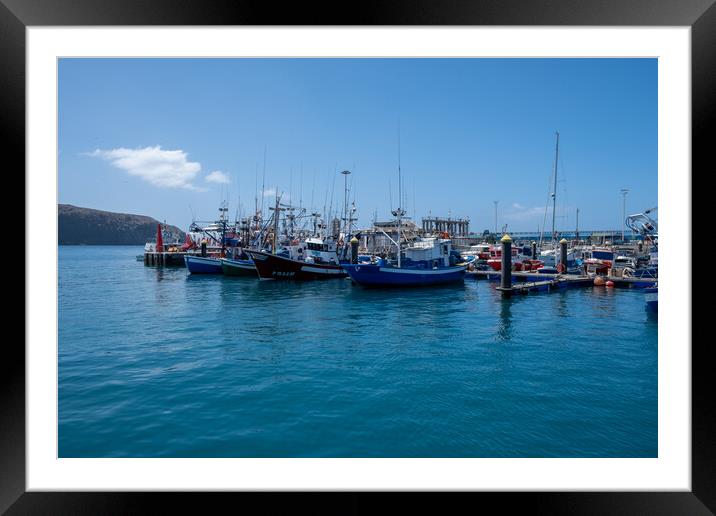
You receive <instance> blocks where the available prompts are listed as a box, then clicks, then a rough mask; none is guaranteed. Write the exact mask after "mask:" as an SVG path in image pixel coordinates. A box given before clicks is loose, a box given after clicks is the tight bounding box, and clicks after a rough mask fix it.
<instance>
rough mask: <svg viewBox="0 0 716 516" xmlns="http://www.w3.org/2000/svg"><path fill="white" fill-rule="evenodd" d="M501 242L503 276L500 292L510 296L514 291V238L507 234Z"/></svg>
mask: <svg viewBox="0 0 716 516" xmlns="http://www.w3.org/2000/svg"><path fill="white" fill-rule="evenodd" d="M500 242H502V267H501V269H502V274H501V278H500V288H499V290H501V291H502V293H503V295H509V294H510V292H511V291H512V238H510V235H508V234H505V236H503V237H502V239H501V240H500Z"/></svg>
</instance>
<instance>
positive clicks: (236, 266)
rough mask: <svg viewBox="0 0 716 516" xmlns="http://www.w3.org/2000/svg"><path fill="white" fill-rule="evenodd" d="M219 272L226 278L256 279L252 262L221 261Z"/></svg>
mask: <svg viewBox="0 0 716 516" xmlns="http://www.w3.org/2000/svg"><path fill="white" fill-rule="evenodd" d="M221 270H222V271H223V272H224V274H225V275H227V276H248V277H251V278H255V277H257V274H256V267H255V266H254V262H253V261H252V260H229V259H226V258H225V259H223V260H221Z"/></svg>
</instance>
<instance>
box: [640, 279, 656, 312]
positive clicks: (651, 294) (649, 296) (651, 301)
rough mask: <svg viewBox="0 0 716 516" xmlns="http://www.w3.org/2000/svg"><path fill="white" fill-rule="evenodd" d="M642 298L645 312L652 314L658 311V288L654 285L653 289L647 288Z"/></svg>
mask: <svg viewBox="0 0 716 516" xmlns="http://www.w3.org/2000/svg"><path fill="white" fill-rule="evenodd" d="M644 298H645V300H646V308H647V310H652V311H654V312H656V311H658V309H659V304H658V303H659V287H658V286H657V285H654V286H653V287H647V288H645V289H644Z"/></svg>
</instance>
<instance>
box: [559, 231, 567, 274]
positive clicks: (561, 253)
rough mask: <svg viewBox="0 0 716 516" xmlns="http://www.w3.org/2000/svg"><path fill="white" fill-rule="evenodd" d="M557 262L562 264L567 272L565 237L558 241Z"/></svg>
mask: <svg viewBox="0 0 716 516" xmlns="http://www.w3.org/2000/svg"><path fill="white" fill-rule="evenodd" d="M559 263H561V264H562V265H563V266H564V272H567V239H565V238H563V239H562V240H560V241H559Z"/></svg>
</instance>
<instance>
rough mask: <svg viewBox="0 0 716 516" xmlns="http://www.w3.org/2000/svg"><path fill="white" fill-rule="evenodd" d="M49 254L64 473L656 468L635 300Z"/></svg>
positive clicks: (601, 291)
mask: <svg viewBox="0 0 716 516" xmlns="http://www.w3.org/2000/svg"><path fill="white" fill-rule="evenodd" d="M141 253H142V248H141V247H115V246H106V247H105V246H97V247H93V246H77V247H72V246H61V247H60V248H59V271H58V272H59V346H58V355H59V356H58V361H59V400H58V401H59V421H58V425H59V436H58V438H59V455H60V457H655V456H657V321H656V318H655V317H654V316H653V315H650V314H649V313H647V311H646V310H645V304H644V294H643V292H642V291H640V290H631V289H605V288H586V289H574V290H566V291H561V292H554V293H543V294H533V295H528V296H523V297H517V298H513V299H511V300H502V299H501V298H500V296H499V295H497V292H495V290H494V287H495V286H496V283H492V282H487V281H475V280H471V279H467V280H465V282H464V284H459V285H453V286H449V287H439V288H426V289H410V290H366V289H363V288H361V287H357V286H353V285H352V284H351V282H350V281H349V280H330V281H326V282H307V283H290V282H274V281H268V282H263V281H259V280H257V279H256V280H255V279H253V278H240V277H236V278H234V277H223V276H204V277H195V276H190V275H189V274H188V272H187V270H186V269H184V268H165V269H158V268H150V267H145V266H144V265H143V264H142V263H141V262H138V261H136V259H135V256H136V255H138V254H141Z"/></svg>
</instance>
